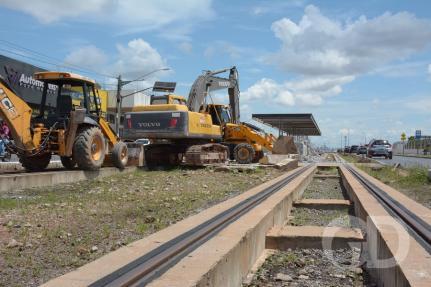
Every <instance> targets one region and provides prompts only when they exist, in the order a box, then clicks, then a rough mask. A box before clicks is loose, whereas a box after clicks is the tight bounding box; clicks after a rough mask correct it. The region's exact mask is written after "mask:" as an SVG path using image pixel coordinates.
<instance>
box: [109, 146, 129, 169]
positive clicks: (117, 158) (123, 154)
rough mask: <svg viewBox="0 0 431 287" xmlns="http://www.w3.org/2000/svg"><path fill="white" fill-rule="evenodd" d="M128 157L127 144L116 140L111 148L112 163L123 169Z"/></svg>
mask: <svg viewBox="0 0 431 287" xmlns="http://www.w3.org/2000/svg"><path fill="white" fill-rule="evenodd" d="M128 159H129V153H128V150H127V145H126V144H125V143H124V142H122V141H119V142H117V143H116V144H115V145H114V148H113V149H112V163H113V164H114V166H115V167H116V168H119V169H124V168H125V167H126V165H127V160H128Z"/></svg>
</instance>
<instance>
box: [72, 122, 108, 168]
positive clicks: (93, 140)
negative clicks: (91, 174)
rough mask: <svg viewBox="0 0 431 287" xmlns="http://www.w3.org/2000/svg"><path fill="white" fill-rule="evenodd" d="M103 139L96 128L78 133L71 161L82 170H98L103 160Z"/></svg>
mask: <svg viewBox="0 0 431 287" xmlns="http://www.w3.org/2000/svg"><path fill="white" fill-rule="evenodd" d="M105 150H106V149H105V138H104V136H103V133H102V131H101V130H100V129H99V128H98V127H86V128H83V129H81V130H80V131H79V133H78V135H77V136H76V139H75V143H74V145H73V152H72V154H73V160H74V161H75V162H76V163H77V164H78V167H79V168H80V169H83V170H98V169H99V168H100V167H101V166H102V164H103V161H104V160H105Z"/></svg>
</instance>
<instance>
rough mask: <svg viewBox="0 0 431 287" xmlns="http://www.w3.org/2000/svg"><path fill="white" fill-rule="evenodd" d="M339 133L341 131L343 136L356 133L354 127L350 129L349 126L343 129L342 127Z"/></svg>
mask: <svg viewBox="0 0 431 287" xmlns="http://www.w3.org/2000/svg"><path fill="white" fill-rule="evenodd" d="M338 133H339V134H340V135H343V136H347V135H354V134H355V130H353V129H349V128H342V129H340V130H339V131H338Z"/></svg>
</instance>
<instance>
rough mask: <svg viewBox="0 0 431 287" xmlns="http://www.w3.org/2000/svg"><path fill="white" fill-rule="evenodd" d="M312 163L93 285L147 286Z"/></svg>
mask: <svg viewBox="0 0 431 287" xmlns="http://www.w3.org/2000/svg"><path fill="white" fill-rule="evenodd" d="M311 166H312V165H307V166H304V167H302V168H300V169H299V170H298V171H296V172H294V173H292V174H291V175H290V176H288V177H286V178H284V179H282V180H280V181H279V182H277V183H274V184H273V185H271V186H269V187H268V188H266V189H264V190H263V191H261V192H260V193H257V194H255V195H253V196H251V197H249V198H247V199H245V200H243V201H241V202H240V203H238V204H236V205H235V206H233V207H231V208H229V209H227V210H225V211H223V212H221V213H219V214H218V215H216V216H214V217H213V218H211V219H209V220H207V221H205V222H204V223H202V224H200V225H198V226H196V227H194V228H192V229H190V230H188V231H186V232H184V233H183V234H181V235H179V236H177V237H175V238H173V239H172V240H170V241H168V242H166V243H164V244H162V245H161V246H159V247H158V248H156V249H154V250H152V251H151V252H149V253H147V254H145V255H143V256H141V257H139V258H138V259H136V260H134V261H132V262H130V263H129V264H127V265H125V266H123V267H122V268H120V269H118V270H116V271H114V272H113V273H111V274H109V275H107V276H105V277H103V278H101V279H99V280H97V281H96V282H94V283H92V284H90V285H89V286H90V287H101V286H145V285H146V284H148V283H149V282H151V281H152V280H154V279H155V278H157V277H159V276H161V275H162V274H163V273H164V272H165V271H167V270H168V269H169V268H171V267H172V266H173V265H175V264H176V263H177V262H178V261H180V260H181V259H182V258H184V257H185V256H186V255H187V254H189V253H190V252H192V251H193V250H195V249H197V248H198V247H199V246H201V245H202V244H203V243H205V242H206V241H208V240H209V239H211V238H212V237H213V236H215V235H216V234H217V233H219V232H220V231H221V230H223V229H224V228H225V227H227V226H228V225H229V224H231V223H232V222H234V221H235V220H237V219H238V218H240V217H241V216H242V215H244V214H245V213H247V212H249V211H250V210H251V209H253V208H255V207H256V206H258V205H259V204H260V203H262V202H263V201H264V200H265V199H267V198H268V197H270V196H271V195H273V194H274V193H276V192H277V191H279V190H281V189H282V188H283V187H284V186H285V185H286V184H288V183H290V182H291V181H293V180H294V179H296V178H297V177H298V176H299V175H301V174H302V173H303V172H305V171H306V170H307V169H309V168H310V167H311Z"/></svg>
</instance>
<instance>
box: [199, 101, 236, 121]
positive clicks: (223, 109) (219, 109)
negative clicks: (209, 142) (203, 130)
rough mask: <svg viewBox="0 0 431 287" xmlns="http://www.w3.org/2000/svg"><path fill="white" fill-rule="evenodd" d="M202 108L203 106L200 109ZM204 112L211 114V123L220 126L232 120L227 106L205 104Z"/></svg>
mask: <svg viewBox="0 0 431 287" xmlns="http://www.w3.org/2000/svg"><path fill="white" fill-rule="evenodd" d="M202 109H203V107H201V110H202ZM205 112H206V113H208V114H210V115H211V119H212V122H213V125H218V126H222V125H224V124H227V123H230V122H231V121H232V117H231V115H230V109H229V106H226V105H214V104H212V105H207V106H206V109H205Z"/></svg>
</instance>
